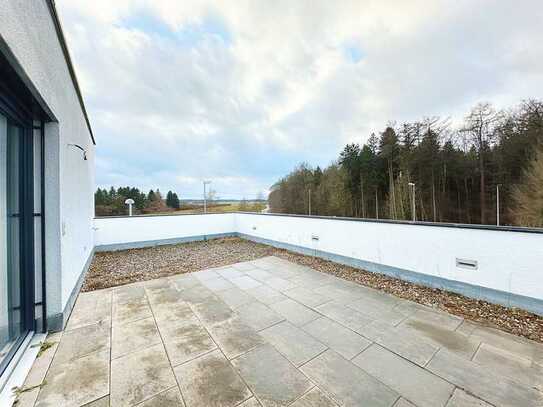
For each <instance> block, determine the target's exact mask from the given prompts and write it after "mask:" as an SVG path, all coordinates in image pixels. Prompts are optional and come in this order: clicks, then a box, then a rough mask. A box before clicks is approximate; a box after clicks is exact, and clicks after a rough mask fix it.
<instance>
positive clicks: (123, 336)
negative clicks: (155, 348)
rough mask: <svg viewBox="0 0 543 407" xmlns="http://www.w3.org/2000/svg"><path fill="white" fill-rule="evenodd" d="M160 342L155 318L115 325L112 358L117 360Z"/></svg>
mask: <svg viewBox="0 0 543 407" xmlns="http://www.w3.org/2000/svg"><path fill="white" fill-rule="evenodd" d="M160 342H161V340H160V335H159V334H158V329H157V327H156V324H155V320H154V318H153V317H150V318H145V319H138V320H137V321H133V322H128V323H126V324H123V325H114V326H113V335H112V340H111V358H112V359H116V358H118V357H120V356H123V355H126V354H128V353H131V352H135V351H137V350H140V349H143V348H146V347H148V346H151V345H155V344H157V343H160Z"/></svg>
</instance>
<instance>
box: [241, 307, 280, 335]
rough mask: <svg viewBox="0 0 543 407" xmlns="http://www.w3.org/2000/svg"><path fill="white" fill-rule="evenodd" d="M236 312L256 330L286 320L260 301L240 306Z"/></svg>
mask: <svg viewBox="0 0 543 407" xmlns="http://www.w3.org/2000/svg"><path fill="white" fill-rule="evenodd" d="M236 313H237V314H238V315H239V317H240V318H241V320H242V321H243V322H244V323H245V324H247V325H248V326H250V327H251V328H253V329H254V330H256V331H260V330H262V329H265V328H268V327H269V326H272V325H275V324H277V323H278V322H281V321H284V320H285V318H284V317H282V316H281V315H279V314H278V313H276V312H275V311H273V310H272V309H271V308H269V307H267V306H266V305H264V304H262V303H261V302H258V301H255V302H252V303H250V304H247V305H246V306H244V307H240V308H238V309H237V310H236Z"/></svg>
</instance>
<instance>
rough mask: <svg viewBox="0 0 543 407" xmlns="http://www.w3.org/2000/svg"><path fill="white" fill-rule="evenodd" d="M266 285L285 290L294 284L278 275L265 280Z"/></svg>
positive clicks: (294, 285)
mask: <svg viewBox="0 0 543 407" xmlns="http://www.w3.org/2000/svg"><path fill="white" fill-rule="evenodd" d="M266 285H268V286H270V287H271V288H273V289H275V290H278V291H286V290H290V289H292V288H295V287H296V284H294V283H292V282H291V281H288V280H286V279H284V278H280V277H272V278H270V279H268V280H266Z"/></svg>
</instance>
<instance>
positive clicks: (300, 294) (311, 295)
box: [283, 287, 332, 307]
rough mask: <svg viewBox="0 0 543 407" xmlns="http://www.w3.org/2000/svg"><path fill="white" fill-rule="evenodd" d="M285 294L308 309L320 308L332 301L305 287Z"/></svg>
mask: <svg viewBox="0 0 543 407" xmlns="http://www.w3.org/2000/svg"><path fill="white" fill-rule="evenodd" d="M283 294H285V295H286V296H287V297H290V298H292V299H293V300H295V301H298V302H300V303H302V304H304V305H306V306H308V307H318V306H319V305H321V304H324V303H325V302H329V301H331V300H332V298H330V297H327V296H324V295H322V294H317V293H316V292H314V291H311V290H309V289H307V288H304V287H297V288H293V289H291V290H287V291H284V292H283Z"/></svg>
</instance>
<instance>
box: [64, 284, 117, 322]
mask: <svg viewBox="0 0 543 407" xmlns="http://www.w3.org/2000/svg"><path fill="white" fill-rule="evenodd" d="M110 294H111V293H110ZM87 298H89V299H90V300H89V299H87ZM106 298H107V297H106ZM98 323H101V324H110V323H111V299H110V300H106V301H103V302H102V301H100V297H98V296H94V297H81V299H80V298H78V299H77V301H76V303H75V305H74V308H73V310H72V313H71V315H70V319H69V320H68V323H67V324H66V331H70V330H72V329H77V328H81V327H83V326H87V325H95V324H98Z"/></svg>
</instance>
